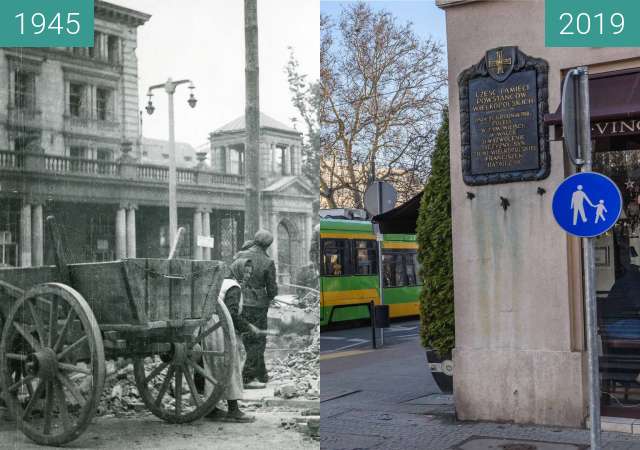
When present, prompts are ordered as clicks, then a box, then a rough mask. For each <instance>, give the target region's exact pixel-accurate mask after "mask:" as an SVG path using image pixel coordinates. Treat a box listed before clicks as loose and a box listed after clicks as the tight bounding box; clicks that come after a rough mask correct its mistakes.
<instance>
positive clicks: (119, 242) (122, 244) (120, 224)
mask: <svg viewBox="0 0 640 450" xmlns="http://www.w3.org/2000/svg"><path fill="white" fill-rule="evenodd" d="M126 257H127V212H126V209H125V206H124V205H120V206H119V207H118V211H117V212H116V259H125V258H126Z"/></svg>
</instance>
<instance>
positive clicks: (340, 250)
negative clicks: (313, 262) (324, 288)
mask: <svg viewBox="0 0 640 450" xmlns="http://www.w3.org/2000/svg"><path fill="white" fill-rule="evenodd" d="M347 242H348V241H347V240H345V239H323V240H322V267H321V270H322V275H326V276H343V275H348V272H349V270H348V267H346V264H347V262H348V246H347Z"/></svg>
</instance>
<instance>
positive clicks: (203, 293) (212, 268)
mask: <svg viewBox="0 0 640 450" xmlns="http://www.w3.org/2000/svg"><path fill="white" fill-rule="evenodd" d="M225 272H226V266H225V264H224V263H222V262H220V261H193V273H194V277H193V298H192V311H193V317H194V318H201V317H210V316H211V315H212V314H213V313H214V312H215V305H216V301H215V300H216V299H217V298H218V294H219V293H220V287H221V286H222V280H223V279H224V275H225Z"/></svg>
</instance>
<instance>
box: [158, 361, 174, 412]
mask: <svg viewBox="0 0 640 450" xmlns="http://www.w3.org/2000/svg"><path fill="white" fill-rule="evenodd" d="M173 371H174V368H173V366H172V367H169V370H168V371H167V374H166V375H165V377H164V381H163V382H162V386H160V391H159V392H158V397H157V398H156V401H155V404H156V406H157V407H160V404H161V403H162V398H163V397H164V394H166V393H167V389H169V384H170V383H171V378H172V377H173Z"/></svg>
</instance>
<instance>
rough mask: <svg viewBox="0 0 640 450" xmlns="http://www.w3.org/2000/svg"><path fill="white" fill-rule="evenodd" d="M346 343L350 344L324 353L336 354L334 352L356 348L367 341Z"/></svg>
mask: <svg viewBox="0 0 640 450" xmlns="http://www.w3.org/2000/svg"><path fill="white" fill-rule="evenodd" d="M348 342H351V344H349V345H343V346H342V347H338V348H334V349H332V350H327V351H326V352H325V353H336V352H339V351H341V350H346V349H348V348H351V347H357V346H358V345H362V344H366V343H368V342H369V341H368V340H366V339H349V341H348Z"/></svg>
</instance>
